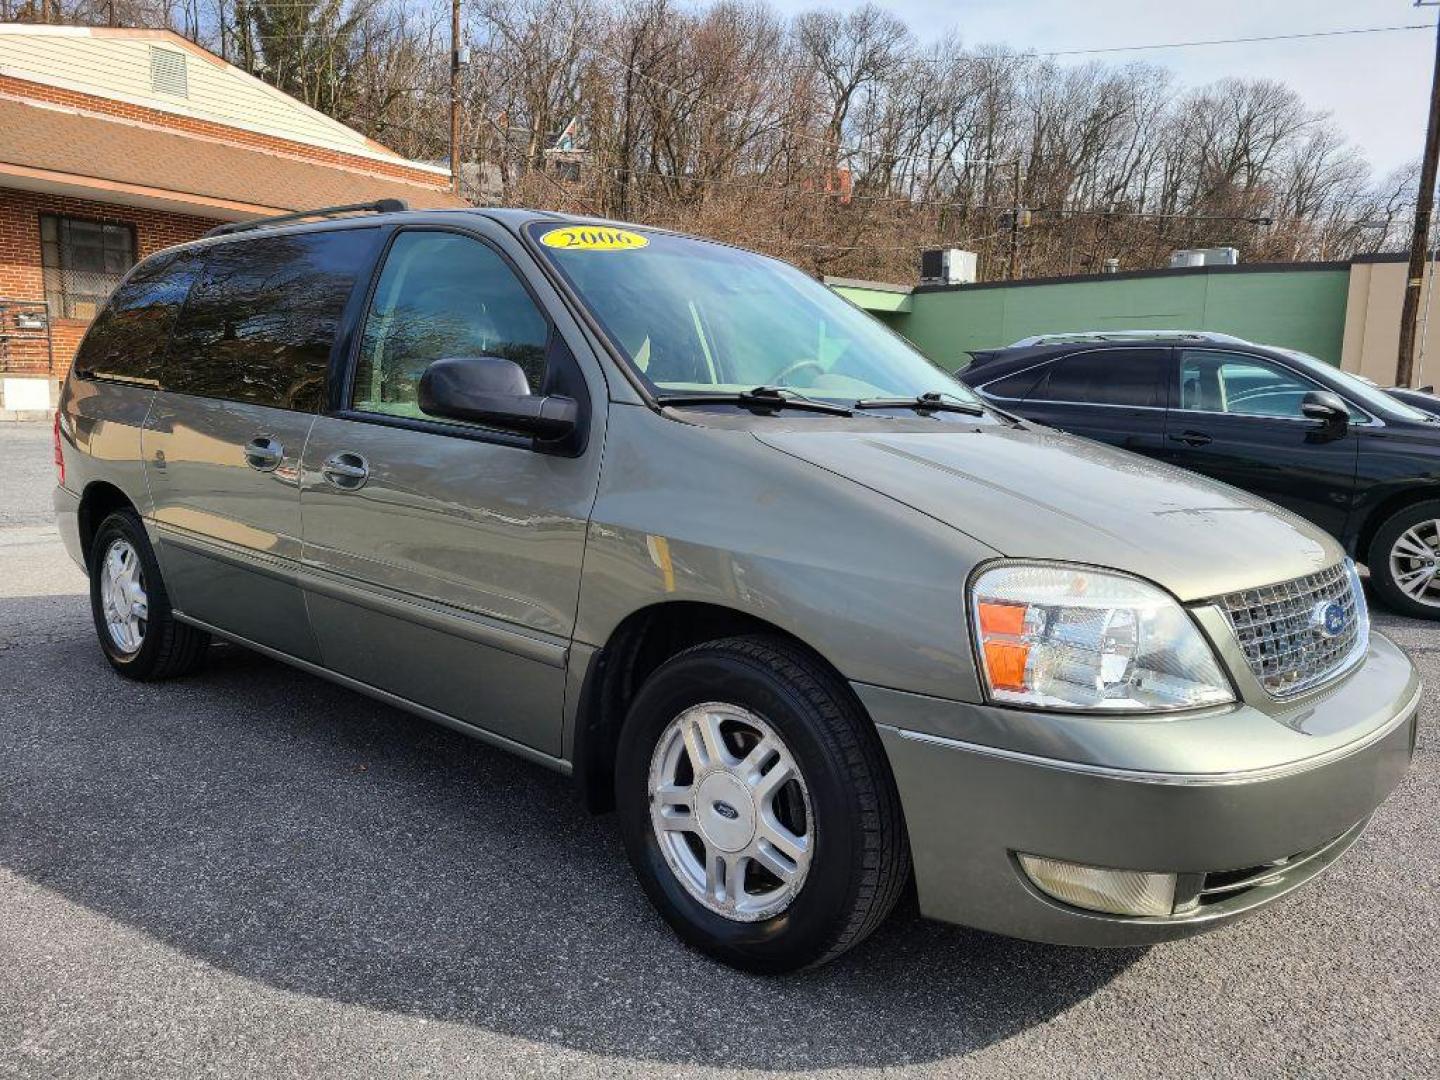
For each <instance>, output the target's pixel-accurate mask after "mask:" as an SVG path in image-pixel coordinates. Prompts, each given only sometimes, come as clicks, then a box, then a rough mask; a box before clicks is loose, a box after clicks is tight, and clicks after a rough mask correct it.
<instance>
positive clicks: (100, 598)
mask: <svg viewBox="0 0 1440 1080" xmlns="http://www.w3.org/2000/svg"><path fill="white" fill-rule="evenodd" d="M90 612H91V614H92V615H93V616H94V619H95V632H96V634H97V635H99V638H100V648H101V650H102V651H103V652H104V653H105V659H106V660H108V661H109V662H110V666H111V667H112V668H114V669H115V670H116V671H118V672H119V673H120V674H121V675H123V676H125V677H126V678H127V679H136V680H139V681H142V682H148V681H151V680H155V679H170V678H174V677H176V676H178V675H184V674H187V673H188V672H191V671H193V670H195V668H196V667H198V666H199V665H200V663H201V661H202V660H203V659H204V657H205V651H206V649H207V648H208V647H209V645H210V635H209V634H206V633H204V632H202V631H200V630H196V629H194V628H192V627H189V626H185V625H184V624H183V623H180V622H178V621H176V619H175V615H174V613H173V612H172V611H171V609H170V597H169V595H168V594H167V593H166V591H165V582H164V581H163V580H162V579H161V577H160V564H159V563H158V562H157V561H156V559H155V551H154V549H153V548H152V547H151V546H150V540H149V538H148V537H147V536H146V535H145V526H144V525H143V524H142V523H141V521H140V518H139V517H138V516H137V515H136V514H135V512H134V511H133V510H117V511H115V512H114V513H112V514H110V515H109V516H108V517H106V518H105V520H104V521H102V522H101V523H100V527H99V528H98V529H96V530H95V538H94V540H93V541H91V544H90Z"/></svg>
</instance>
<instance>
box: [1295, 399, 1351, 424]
mask: <svg viewBox="0 0 1440 1080" xmlns="http://www.w3.org/2000/svg"><path fill="white" fill-rule="evenodd" d="M1300 411H1301V413H1303V414H1304V416H1305V418H1306V419H1307V420H1319V421H1320V422H1321V423H1323V424H1324V425H1325V426H1326V427H1330V428H1344V427H1346V426H1347V425H1348V424H1349V423H1350V408H1349V406H1347V405H1346V404H1345V399H1344V398H1342V397H1341V396H1340V395H1339V394H1336V393H1334V392H1333V391H1330V390H1311V391H1310V392H1309V393H1308V394H1306V395H1305V396H1304V397H1303V398H1301V400H1300Z"/></svg>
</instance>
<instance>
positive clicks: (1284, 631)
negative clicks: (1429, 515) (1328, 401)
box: [55, 204, 1421, 971]
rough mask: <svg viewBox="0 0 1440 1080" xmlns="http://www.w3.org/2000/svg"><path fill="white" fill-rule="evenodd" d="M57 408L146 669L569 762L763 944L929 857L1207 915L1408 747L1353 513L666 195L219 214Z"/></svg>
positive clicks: (715, 910) (703, 915)
mask: <svg viewBox="0 0 1440 1080" xmlns="http://www.w3.org/2000/svg"><path fill="white" fill-rule="evenodd" d="M55 442H56V461H57V466H58V469H59V474H60V482H59V485H58V487H57V489H56V492H55V505H56V509H57V511H58V517H59V524H60V530H61V533H62V534H63V536H64V539H65V542H66V544H67V546H68V549H69V550H70V552H71V554H72V555H73V557H74V558H75V559H76V561H77V562H79V564H80V565H81V566H82V567H84V568H85V570H86V572H87V573H88V575H89V578H90V591H91V601H92V607H93V609H94V617H95V625H96V629H97V632H98V635H99V640H100V645H101V648H102V649H103V651H104V654H105V656H106V657H107V659H108V660H109V662H110V663H111V664H112V665H113V667H114V668H115V670H116V671H118V672H119V673H120V674H121V675H124V676H127V677H130V678H136V679H162V678H166V677H171V676H178V675H181V674H184V673H186V672H188V671H190V670H192V669H193V668H194V667H195V666H196V665H197V664H198V663H200V662H201V660H202V659H203V657H204V656H205V654H206V651H207V646H208V645H209V643H210V642H211V641H212V640H213V639H215V638H221V639H224V640H226V641H230V642H235V643H239V644H241V645H243V646H246V647H249V648H252V649H255V650H257V651H259V652H261V653H264V654H266V655H269V656H272V657H274V658H276V659H278V660H282V661H284V662H286V663H289V664H293V665H296V666H297V667H300V668H302V669H304V670H306V671H310V672H313V673H315V674H317V675H320V676H323V677H325V678H328V679H331V680H334V681H335V682H337V683H340V684H341V685H343V686H346V687H350V688H352V689H354V690H358V691H360V692H362V693H365V694H369V695H371V696H373V697H375V698H378V699H380V700H381V701H385V702H389V703H391V704H394V705H396V706H398V707H400V708H402V709H406V710H409V711H410V712H412V713H415V714H418V715H420V716H422V717H426V718H428V719H430V720H434V721H436V722H439V723H442V724H446V725H449V726H452V727H454V728H457V729H459V730H461V731H463V732H466V733H467V734H470V735H474V736H475V737H477V738H480V739H483V740H485V741H487V742H490V743H493V744H495V745H497V746H499V747H502V748H504V749H506V750H510V751H512V752H514V753H516V754H519V755H521V756H523V757H525V758H528V759H529V760H531V761H535V762H539V763H541V764H544V765H546V766H549V767H550V768H553V769H556V770H559V771H560V772H562V773H566V774H569V775H571V776H572V777H573V778H574V780H575V782H576V784H577V785H578V787H579V789H580V791H581V792H582V793H583V797H584V799H585V800H586V802H587V803H588V805H589V806H590V807H591V808H592V809H594V810H597V811H600V810H610V809H613V810H614V811H616V813H617V819H618V822H619V826H620V830H621V833H622V834H623V837H624V840H625V845H626V848H627V851H628V853H629V857H630V860H631V862H632V863H633V865H634V869H635V872H636V874H637V876H638V878H639V881H640V883H641V885H642V886H643V888H644V890H645V892H646V893H647V894H648V895H649V897H650V899H651V901H653V903H654V905H655V906H656V908H657V909H658V910H659V911H660V912H661V914H662V915H663V916H664V917H665V918H666V919H667V920H668V921H669V922H670V924H671V925H672V926H673V927H674V928H675V930H676V931H677V932H678V933H679V935H680V936H681V937H682V938H683V939H684V940H685V941H687V942H689V943H690V944H692V945H694V946H695V947H697V948H699V949H702V950H704V951H705V952H707V953H709V954H711V955H712V956H715V957H718V958H719V959H721V960H723V961H725V962H727V963H731V964H734V965H737V966H740V967H744V968H747V969H751V970H759V971H785V970H792V969H796V968H801V967H805V966H809V965H815V964H819V963H823V962H824V961H826V960H829V959H831V958H833V957H835V956H837V955H838V954H840V953H842V952H843V951H845V950H846V949H848V948H850V947H851V946H853V945H855V944H856V943H857V942H859V941H861V940H862V939H863V938H864V937H865V936H866V935H867V934H869V933H870V932H871V931H872V930H873V929H874V928H875V927H876V926H877V925H879V924H880V923H881V922H882V921H883V920H884V919H885V917H886V916H887V914H889V912H890V911H891V909H892V908H893V907H894V905H895V903H896V901H897V900H898V899H899V898H900V897H901V895H902V894H903V893H904V892H905V891H906V890H907V889H910V888H912V887H913V888H914V889H915V890H916V893H917V896H918V903H919V907H920V910H921V912H922V913H923V914H924V915H926V916H929V917H932V918H936V919H943V920H947V921H950V922H955V923H961V924H964V925H967V926H972V927H978V928H981V929H985V930H991V931H996V932H999V933H1002V934H1011V935H1015V936H1018V937H1024V938H1030V939H1034V940H1040V941H1048V942H1057V943H1066V944H1074V945H1082V946H1116V945H1134V944H1143V943H1148V942H1155V941H1161V940H1165V939H1169V938H1175V937H1180V936H1184V935H1188V934H1193V933H1196V932H1199V931H1202V930H1205V929H1207V928H1211V927H1215V926H1219V925H1221V924H1224V923H1226V922H1228V921H1231V920H1233V919H1236V918H1238V917H1240V916H1242V915H1244V914H1246V913H1248V912H1251V911H1253V910H1255V909H1257V908H1258V907H1260V906H1262V905H1264V904H1266V903H1268V902H1269V901H1271V900H1274V899H1276V898H1278V897H1280V896H1282V895H1284V894H1285V893H1287V892H1289V891H1291V890H1293V889H1295V888H1297V887H1298V886H1300V885H1301V884H1303V883H1304V882H1306V881H1308V880H1309V879H1310V878H1312V877H1314V876H1316V875H1317V874H1318V873H1320V872H1321V871H1322V870H1323V869H1324V868H1325V867H1326V866H1327V865H1329V864H1330V863H1331V862H1333V861H1334V860H1336V859H1337V858H1339V857H1340V856H1341V855H1342V854H1343V853H1344V852H1345V851H1346V849H1348V848H1349V847H1350V846H1351V845H1352V844H1354V843H1355V842H1356V840H1357V838H1358V837H1359V836H1360V834H1361V833H1362V831H1363V830H1364V828H1365V825H1366V823H1367V821H1368V820H1369V819H1370V817H1371V815H1372V814H1373V813H1374V811H1375V809H1376V807H1377V806H1379V804H1380V803H1381V802H1382V801H1383V800H1384V799H1385V798H1386V797H1387V796H1388V795H1389V794H1390V792H1391V791H1392V789H1393V788H1394V787H1395V786H1396V784H1397V783H1398V782H1399V780H1400V779H1401V777H1402V776H1403V775H1404V773H1405V771H1406V769H1407V767H1408V764H1409V762H1410V759H1411V757H1412V755H1413V753H1414V745H1415V736H1416V723H1417V720H1416V716H1417V706H1418V703H1419V699H1420V692H1421V688H1420V683H1419V680H1418V678H1417V675H1416V673H1415V669H1414V668H1413V666H1412V665H1411V664H1410V662H1409V660H1408V659H1407V658H1406V657H1405V655H1404V654H1403V653H1402V652H1401V651H1400V650H1399V649H1397V648H1396V647H1395V646H1394V645H1392V644H1391V643H1390V642H1389V641H1387V640H1386V639H1385V638H1384V637H1382V636H1380V635H1379V634H1376V633H1372V632H1371V629H1370V625H1369V620H1368V616H1367V609H1366V601H1365V596H1364V593H1363V591H1362V589H1361V583H1360V579H1359V577H1358V576H1357V574H1356V571H1355V567H1354V566H1353V565H1352V564H1351V563H1350V562H1349V561H1348V560H1347V559H1346V558H1345V556H1344V553H1343V552H1342V551H1341V549H1340V548H1339V547H1338V546H1337V545H1336V543H1335V541H1334V540H1332V539H1331V538H1330V537H1328V536H1327V535H1325V534H1324V533H1322V532H1320V531H1319V530H1317V529H1316V528H1314V527H1313V526H1311V525H1310V524H1308V523H1306V522H1305V521H1302V520H1300V519H1299V518H1297V517H1295V516H1293V515H1291V514H1289V513H1287V512H1285V511H1283V510H1280V509H1278V508H1276V507H1274V506H1272V505H1270V504H1268V503H1266V502H1264V501H1262V500H1259V499H1257V498H1255V497H1252V496H1250V495H1247V494H1244V493H1243V492H1240V491H1237V490H1235V489H1233V488H1230V487H1226V486H1224V485H1221V484H1217V483H1214V482H1212V481H1208V480H1205V479H1203V478H1200V477H1197V476H1195V475H1193V474H1190V473H1186V472H1181V471H1179V470H1176V469H1173V468H1168V467H1164V466H1160V465H1157V464H1154V463H1152V462H1149V461H1146V460H1144V459H1142V458H1139V457H1135V456H1132V455H1130V454H1127V453H1124V452H1121V451H1118V450H1114V449H1111V448H1109V447H1106V446H1103V445H1100V444H1098V443H1095V442H1090V441H1087V440H1084V439H1080V438H1076V437H1073V436H1069V435H1065V434H1062V433H1060V432H1057V431H1054V430H1051V429H1048V428H1045V427H1042V426H1039V425H1037V424H1034V423H1031V422H1028V421H1026V420H1023V419H1021V418H1018V417H1015V416H1012V415H1009V414H1008V413H1006V412H1004V411H1001V410H999V409H997V408H994V407H992V406H991V405H989V404H987V403H985V402H983V401H981V400H980V399H979V398H977V397H976V396H975V395H974V394H973V393H971V392H970V391H969V390H968V389H966V388H965V387H964V386H962V385H961V384H960V383H958V382H956V381H955V380H954V379H952V378H951V377H950V376H948V375H946V374H944V373H942V372H941V371H939V370H937V369H936V368H935V367H933V366H932V365H931V364H930V363H928V362H927V361H926V360H925V359H924V358H923V357H922V356H920V354H918V353H917V352H916V351H915V350H914V349H912V348H911V347H910V346H909V345H908V344H907V343H906V342H904V341H903V340H902V339H900V338H898V337H896V336H895V335H893V334H891V333H890V332H889V331H888V330H886V329H885V328H884V327H883V326H882V325H880V324H879V323H878V322H876V321H874V320H872V319H871V318H869V317H868V316H866V315H865V314H864V313H862V312H860V311H859V310H857V309H855V308H854V307H851V306H850V305H849V304H847V303H846V302H845V301H843V300H841V299H839V298H838V297H836V296H835V295H834V294H833V293H832V292H830V291H829V290H828V289H826V288H825V287H824V286H823V285H820V284H819V283H817V282H815V281H813V280H812V279H810V278H809V277H807V276H806V275H804V274H802V273H800V272H799V271H797V270H796V269H794V268H793V267H791V266H788V265H786V264H784V263H781V262H778V261H776V260H774V259H770V258H766V257H763V256H761V255H757V254H753V253H750V252H746V251H741V250H738V249H736V248H733V247H729V246H726V245H723V244H717V243H711V242H707V241H704V240H700V239H695V238H692V237H687V236H682V235H677V234H675V233H671V232H665V231H662V230H658V229H651V228H646V227H643V226H633V225H621V224H616V223H611V222H603V221H595V220H588V219H578V218H573V217H566V216H561V215H557V214H552V213H543V212H535V211H524V210H514V209H507V210H470V211H437V212H409V211H405V210H403V209H402V208H399V207H396V206H392V205H389V204H376V205H374V206H369V207H348V208H336V209H335V210H334V211H319V212H316V213H314V214H308V215H295V216H293V217H292V218H290V219H284V218H282V219H267V220H261V221H255V222H247V223H243V224H237V225H227V226H222V227H220V228H219V229H217V230H215V231H214V232H213V233H212V234H211V235H210V236H207V237H206V238H205V239H202V240H200V241H197V242H195V243H191V244H186V245H183V246H180V247H175V248H170V249H168V250H166V251H163V252H160V253H159V254H156V255H153V256H151V257H150V258H148V259H146V260H145V261H144V262H142V263H141V264H140V265H138V266H137V267H135V269H134V270H133V271H131V273H130V274H129V275H128V277H127V278H126V279H125V280H124V282H123V283H122V284H121V285H120V286H119V288H118V289H117V290H116V292H115V294H114V295H113V296H112V297H111V299H110V301H109V303H108V305H107V306H106V308H105V309H104V311H103V313H102V314H101V315H100V317H99V318H98V319H97V320H96V322H95V323H94V324H93V326H92V327H91V328H90V330H89V332H88V334H87V335H86V337H85V340H84V342H83V343H82V345H81V347H80V350H79V353H78V355H77V357H76V360H75V364H74V367H73V370H72V372H71V374H70V376H69V378H68V380H67V381H66V384H65V387H64V391H63V394H62V398H61V402H60V408H59V412H58V414H57V417H56V426H55ZM455 854H456V858H459V859H463V858H464V857H465V856H464V853H463V851H457V852H456V853H455Z"/></svg>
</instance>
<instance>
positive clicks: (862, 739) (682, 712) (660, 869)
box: [615, 637, 910, 973]
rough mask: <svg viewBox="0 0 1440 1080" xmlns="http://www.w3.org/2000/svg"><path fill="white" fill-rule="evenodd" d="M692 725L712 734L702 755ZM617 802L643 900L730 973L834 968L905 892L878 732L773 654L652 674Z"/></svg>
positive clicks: (680, 663) (771, 650)
mask: <svg viewBox="0 0 1440 1080" xmlns="http://www.w3.org/2000/svg"><path fill="white" fill-rule="evenodd" d="M687 718H689V719H687ZM685 723H689V724H690V725H691V728H690V729H683V728H679V729H677V727H676V725H677V724H685ZM702 723H703V724H710V723H713V726H712V727H710V728H709V729H708V731H709V734H710V735H711V736H712V738H711V739H709V740H708V741H704V742H702V740H704V736H703V735H701V734H699V733H700V732H701V731H702V730H705V729H702V727H701V726H700V725H701V724H702ZM686 730H689V731H690V732H691V734H690V735H689V736H686V735H685V734H684V732H685V731H686ZM677 739H680V740H682V741H681V742H678V743H677ZM696 761H698V762H699V764H698V766H697V765H696ZM677 762H678V764H677ZM677 769H678V773H677V772H676V770H677ZM782 774H783V775H788V776H790V777H791V779H789V780H784V781H781V780H778V779H776V778H778V777H780V776H781V775H782ZM677 776H678V779H677ZM767 781H770V782H768V783H767ZM747 785H748V786H747ZM615 791H616V806H617V809H618V810H619V815H620V826H621V832H622V835H623V837H624V840H625V847H626V851H627V852H628V854H629V856H630V861H631V864H632V865H633V866H634V868H635V872H636V874H637V875H638V876H639V878H640V883H641V885H642V886H643V887H644V889H645V892H646V894H647V895H648V896H649V897H650V900H651V902H652V903H654V905H655V907H656V908H657V909H658V910H659V911H660V913H661V915H663V916H664V917H665V919H666V921H667V922H669V923H670V925H671V927H673V928H674V930H675V931H676V933H677V934H679V936H680V937H681V938H682V939H684V940H685V941H686V942H687V943H688V944H690V945H691V946H693V947H694V948H696V949H699V950H700V951H702V952H704V953H707V954H708V955H710V956H712V957H715V958H716V959H718V960H721V961H723V962H725V963H727V964H730V965H733V966H735V967H738V968H743V969H746V970H749V971H756V972H767V973H773V972H785V971H794V970H797V969H800V968H805V967H814V966H817V965H819V964H823V963H825V962H826V961H828V960H831V959H833V958H834V957H836V956H839V955H840V954H841V953H843V952H845V951H846V950H847V949H850V948H852V947H853V946H855V945H857V944H858V943H859V942H861V941H862V940H864V938H865V937H866V936H867V935H868V934H870V933H871V932H872V931H873V930H874V929H875V928H876V927H877V926H879V925H880V923H881V922H883V921H884V919H885V918H886V916H887V915H889V914H890V911H891V909H892V908H893V907H894V906H895V903H896V901H897V900H898V899H899V898H900V896H901V895H902V893H903V892H904V890H905V888H906V886H907V884H908V882H909V879H910V848H909V843H908V841H907V839H906V834H905V823H904V818H903V815H902V812H901V808H900V798H899V794H898V792H897V791H896V788H895V781H894V778H893V776H892V775H891V773H890V768H889V764H888V762H887V761H886V759H885V754H884V750H883V748H882V747H881V745H880V740H879V737H878V735H877V734H876V732H875V727H874V724H873V723H872V722H871V720H870V719H869V717H868V716H866V715H865V713H864V711H863V710H862V709H861V707H860V705H859V703H858V702H857V701H856V700H855V699H854V697H853V695H852V694H851V693H850V691H849V688H848V687H847V686H846V685H845V684H844V682H843V681H841V680H840V679H838V678H837V677H836V676H835V675H834V674H833V673H832V672H830V671H829V670H828V669H827V668H825V667H824V665H822V664H821V663H819V662H818V661H817V660H815V659H814V658H812V657H811V656H809V655H808V654H807V653H805V652H804V651H803V650H802V649H799V648H797V647H795V646H793V645H791V644H790V643H788V642H785V641H783V640H779V639H775V638H768V637H737V638H729V639H726V640H723V641H716V642H711V643H708V644H705V645H700V646H697V647H695V648H692V649H689V650H686V651H685V652H682V653H680V654H678V655H677V656H675V657H673V658H671V659H670V660H669V661H667V662H666V663H665V664H663V665H662V666H661V667H660V668H659V669H658V670H656V671H655V672H654V673H653V674H652V675H651V676H650V677H649V679H647V680H646V682H645V684H644V686H643V687H641V690H640V692H639V694H638V695H637V696H636V698H635V701H634V703H633V704H632V706H631V708H630V711H629V714H628V716H627V717H626V720H625V725H624V728H623V729H622V731H621V734H620V743H619V747H618V754H617V764H616V774H615ZM656 792H659V793H660V794H659V795H658V796H656V795H655V794H654V793H656ZM722 796H723V797H722ZM672 803H673V804H675V805H673V806H672V805H671V804H672ZM672 811H673V812H674V814H676V815H678V818H679V823H678V824H677V823H675V821H674V820H672V819H671V817H670V815H671V813H672ZM687 815H689V816H688V817H687ZM781 819H783V821H782V820H781ZM667 830H669V831H667ZM747 837H750V838H751V839H748V840H747ZM772 839H773V840H774V843H771V840H772ZM687 851H688V852H690V853H691V854H692V855H693V859H692V858H688V857H687V854H686V853H687ZM718 863H724V866H723V867H722V868H721V869H719V870H717V871H716V872H715V874H714V876H713V877H712V876H710V874H709V869H710V867H711V866H712V864H715V865H718ZM702 867H703V869H702ZM687 868H688V870H689V873H687V872H686V871H687ZM737 868H738V869H737ZM717 879H718V880H719V881H720V882H721V886H720V889H719V890H718V893H717V891H716V890H714V889H712V888H711V887H710V886H711V883H712V881H714V880H717ZM777 883H778V887H777ZM717 896H718V899H717Z"/></svg>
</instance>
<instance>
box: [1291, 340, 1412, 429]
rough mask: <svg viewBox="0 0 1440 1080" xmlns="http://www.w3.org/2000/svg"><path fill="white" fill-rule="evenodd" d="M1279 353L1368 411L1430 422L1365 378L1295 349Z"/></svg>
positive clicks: (1403, 418)
mask: <svg viewBox="0 0 1440 1080" xmlns="http://www.w3.org/2000/svg"><path fill="white" fill-rule="evenodd" d="M1279 351H1280V352H1282V353H1284V354H1285V355H1286V356H1288V357H1290V358H1291V359H1292V360H1298V361H1300V362H1301V363H1302V364H1306V365H1309V366H1310V367H1311V368H1312V370H1316V371H1319V372H1321V373H1322V374H1323V375H1324V376H1325V377H1326V378H1328V379H1329V380H1330V381H1331V382H1334V383H1336V384H1338V385H1339V387H1340V389H1341V390H1343V391H1344V392H1345V393H1346V394H1347V395H1348V396H1349V397H1350V399H1351V400H1352V401H1355V402H1358V403H1359V404H1361V405H1363V406H1365V408H1367V409H1369V410H1370V411H1371V412H1377V413H1379V414H1380V415H1381V416H1393V417H1398V418H1399V419H1402V420H1419V421H1428V420H1429V419H1430V416H1429V414H1428V413H1424V412H1421V411H1420V410H1419V409H1417V408H1415V407H1414V406H1413V405H1407V404H1405V402H1403V401H1401V400H1400V399H1399V398H1397V397H1391V396H1390V395H1389V394H1387V393H1386V392H1385V391H1384V390H1381V389H1380V388H1379V387H1378V386H1376V385H1375V384H1374V383H1372V382H1370V381H1369V380H1368V379H1362V378H1360V376H1358V375H1352V374H1350V372H1348V371H1341V370H1340V369H1339V368H1338V367H1335V366H1334V365H1333V364H1327V363H1325V361H1323V360H1319V359H1317V358H1315V357H1313V356H1311V355H1310V354H1309V353H1303V352H1300V351H1299V350H1297V349H1280V350H1279Z"/></svg>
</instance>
